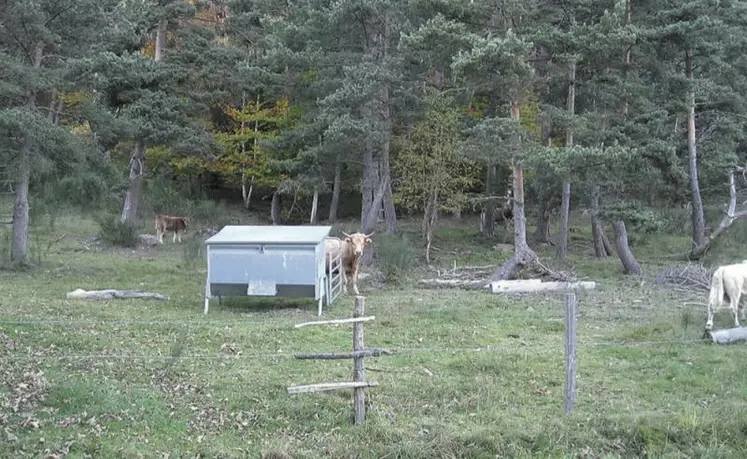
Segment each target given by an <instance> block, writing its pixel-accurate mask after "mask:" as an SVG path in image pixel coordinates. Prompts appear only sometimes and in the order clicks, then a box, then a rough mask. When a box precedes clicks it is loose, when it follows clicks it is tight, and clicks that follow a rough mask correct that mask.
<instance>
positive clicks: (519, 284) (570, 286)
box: [490, 279, 597, 293]
mask: <svg viewBox="0 0 747 459" xmlns="http://www.w3.org/2000/svg"><path fill="white" fill-rule="evenodd" d="M596 286H597V284H596V282H542V281H541V280H540V279H527V280H499V281H494V282H491V283H490V292H491V293H534V292H560V291H566V290H577V289H584V290H592V289H595V288H596Z"/></svg>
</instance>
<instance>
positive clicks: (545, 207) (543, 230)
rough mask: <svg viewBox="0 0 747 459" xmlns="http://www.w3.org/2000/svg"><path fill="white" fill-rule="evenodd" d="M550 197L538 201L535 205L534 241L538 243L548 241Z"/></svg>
mask: <svg viewBox="0 0 747 459" xmlns="http://www.w3.org/2000/svg"><path fill="white" fill-rule="evenodd" d="M550 201H551V200H550V198H547V199H544V200H542V201H540V203H539V205H538V206H537V229H536V231H535V232H534V241H535V242H537V243H538V244H547V243H549V242H550Z"/></svg>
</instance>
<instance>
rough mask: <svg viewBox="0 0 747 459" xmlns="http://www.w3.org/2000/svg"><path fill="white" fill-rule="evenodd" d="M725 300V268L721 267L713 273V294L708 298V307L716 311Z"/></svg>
mask: <svg viewBox="0 0 747 459" xmlns="http://www.w3.org/2000/svg"><path fill="white" fill-rule="evenodd" d="M723 300H724V268H723V267H720V268H718V269H717V270H716V272H714V273H713V277H712V278H711V293H710V294H709V296H708V307H709V308H710V309H715V308H718V307H720V306H721V302H722V301H723Z"/></svg>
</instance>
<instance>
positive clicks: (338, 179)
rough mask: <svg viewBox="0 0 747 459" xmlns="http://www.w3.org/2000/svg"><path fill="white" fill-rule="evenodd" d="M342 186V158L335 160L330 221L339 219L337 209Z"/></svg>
mask: <svg viewBox="0 0 747 459" xmlns="http://www.w3.org/2000/svg"><path fill="white" fill-rule="evenodd" d="M341 187H342V160H341V159H340V158H337V162H335V179H334V181H333V182H332V202H331V203H330V205H329V222H330V223H334V222H336V221H337V209H338V208H339V207H340V188H341Z"/></svg>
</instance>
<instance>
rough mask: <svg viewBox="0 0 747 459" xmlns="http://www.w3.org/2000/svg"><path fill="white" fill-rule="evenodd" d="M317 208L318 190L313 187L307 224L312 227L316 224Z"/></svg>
mask: <svg viewBox="0 0 747 459" xmlns="http://www.w3.org/2000/svg"><path fill="white" fill-rule="evenodd" d="M318 208H319V188H317V187H314V197H313V198H312V200H311V218H310V219H309V223H310V224H312V225H316V224H317V221H318V220H317V213H318Z"/></svg>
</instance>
